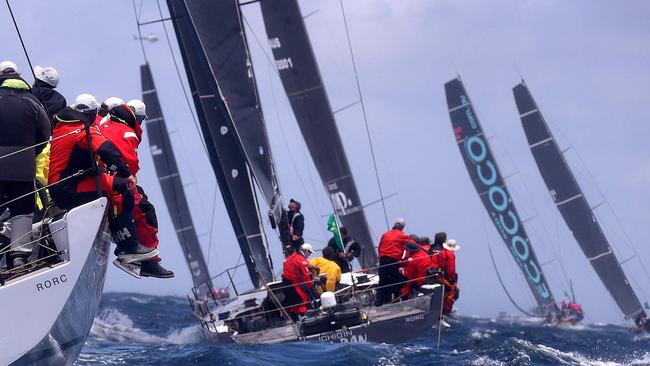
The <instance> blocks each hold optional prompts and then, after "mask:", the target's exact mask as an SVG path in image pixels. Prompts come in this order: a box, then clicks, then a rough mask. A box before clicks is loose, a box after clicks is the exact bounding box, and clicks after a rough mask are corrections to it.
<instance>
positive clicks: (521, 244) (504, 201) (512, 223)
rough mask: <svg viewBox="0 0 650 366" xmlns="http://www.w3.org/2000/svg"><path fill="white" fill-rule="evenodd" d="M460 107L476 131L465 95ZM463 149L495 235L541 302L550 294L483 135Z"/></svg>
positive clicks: (470, 139) (458, 130)
mask: <svg viewBox="0 0 650 366" xmlns="http://www.w3.org/2000/svg"><path fill="white" fill-rule="evenodd" d="M460 101H461V105H463V106H466V107H465V111H464V112H465V114H466V116H467V119H468V120H469V122H470V126H471V127H472V129H474V130H476V129H477V128H478V124H477V123H476V118H475V117H474V114H473V112H472V109H471V108H470V102H469V100H468V99H467V97H466V96H464V95H461V97H460ZM454 132H455V135H456V140H457V141H458V142H459V143H460V142H461V141H462V129H461V128H460V127H458V128H456V129H455V131H454ZM463 144H464V148H465V151H466V152H467V156H469V158H470V159H471V160H472V162H473V163H474V164H475V165H476V173H477V175H478V178H479V180H480V181H481V183H482V184H483V185H485V187H486V188H487V190H486V191H483V193H482V194H481V195H482V196H483V195H486V194H487V198H488V201H489V203H490V207H489V208H488V209H489V211H490V216H491V217H492V220H494V222H495V224H496V227H497V228H498V229H499V233H500V234H501V236H502V237H503V239H504V240H506V242H508V243H510V250H511V251H512V253H513V254H514V256H515V258H516V260H517V262H519V265H520V266H521V267H522V268H523V270H524V271H525V272H526V275H527V276H528V278H529V280H530V281H531V282H532V283H534V284H535V289H536V290H537V292H538V293H539V295H540V296H541V297H543V298H545V299H547V298H549V297H550V296H551V293H550V291H549V290H548V288H547V287H546V285H545V284H544V283H543V281H542V272H541V270H540V267H539V264H537V263H536V261H535V259H534V258H533V257H532V256H531V255H530V254H531V251H530V247H529V243H528V241H527V240H526V239H524V238H523V237H522V236H521V235H520V229H521V225H520V222H519V217H518V216H517V214H516V212H515V211H514V210H513V208H512V207H511V199H510V196H509V195H508V192H507V191H506V190H505V189H504V187H503V186H502V185H503V184H502V181H501V179H499V178H500V177H499V174H498V171H497V169H496V166H495V164H494V163H493V162H492V161H491V160H490V158H489V157H488V148H487V144H486V142H485V140H484V138H483V133H482V132H480V131H477V133H475V134H473V135H471V136H469V137H467V138H466V139H465V141H464V143H463Z"/></svg>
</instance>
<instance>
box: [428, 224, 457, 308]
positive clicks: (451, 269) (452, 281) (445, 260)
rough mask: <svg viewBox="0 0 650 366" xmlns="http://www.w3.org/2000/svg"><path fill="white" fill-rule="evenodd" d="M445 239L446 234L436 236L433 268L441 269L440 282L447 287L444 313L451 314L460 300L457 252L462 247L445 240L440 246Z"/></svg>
mask: <svg viewBox="0 0 650 366" xmlns="http://www.w3.org/2000/svg"><path fill="white" fill-rule="evenodd" d="M443 238H444V239H446V238H447V234H446V233H437V234H436V236H435V239H434V243H433V245H432V247H431V249H432V255H431V267H432V268H437V269H439V272H440V273H441V275H440V276H438V282H440V283H442V284H443V285H444V286H445V299H444V303H443V308H442V309H443V310H442V312H443V313H444V314H449V313H451V311H452V310H453V307H454V302H456V300H457V299H458V294H459V290H458V285H457V283H458V273H456V255H455V252H456V251H457V250H458V249H460V245H458V243H457V242H456V240H454V239H449V240H445V241H444V242H443V243H442V245H440V241H441V240H442V239H443Z"/></svg>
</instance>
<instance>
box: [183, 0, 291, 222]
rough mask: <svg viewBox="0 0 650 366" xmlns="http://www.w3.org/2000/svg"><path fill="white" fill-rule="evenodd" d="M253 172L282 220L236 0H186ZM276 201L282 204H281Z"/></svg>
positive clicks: (255, 86) (268, 201)
mask: <svg viewBox="0 0 650 366" xmlns="http://www.w3.org/2000/svg"><path fill="white" fill-rule="evenodd" d="M185 4H186V6H187V10H188V12H189V15H190V17H191V18H192V23H193V24H194V27H195V28H196V30H197V34H198V36H199V39H200V43H201V46H202V47H203V50H204V51H205V56H206V60H207V61H208V63H209V64H210V68H211V69H212V72H213V73H214V76H215V78H216V80H217V83H218V84H219V89H220V90H221V93H222V95H223V98H224V100H225V102H226V104H227V106H228V110H229V111H230V114H231V116H232V121H233V123H234V125H235V128H236V129H237V134H238V135H239V138H240V140H241V144H242V146H243V148H244V152H245V153H246V157H247V158H248V163H249V164H250V167H251V170H252V171H253V176H254V177H255V180H256V181H257V183H258V185H259V188H260V191H261V193H262V196H264V199H265V200H266V203H267V205H268V207H269V208H271V209H273V210H274V211H275V219H276V220H277V221H279V220H280V214H281V210H282V202H281V197H280V190H279V187H278V181H277V178H276V176H275V168H274V163H273V158H272V156H271V149H270V146H269V140H268V137H267V135H266V129H265V125H264V117H263V115H262V110H261V107H260V104H259V100H258V95H257V85H256V83H255V75H254V73H253V65H252V63H251V60H250V56H249V54H248V46H247V44H246V38H245V35H244V28H243V26H242V18H241V13H240V9H239V3H238V1H237V0H219V1H213V0H192V1H186V2H185ZM276 205H277V206H276Z"/></svg>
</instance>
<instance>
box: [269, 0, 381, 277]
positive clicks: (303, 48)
mask: <svg viewBox="0 0 650 366" xmlns="http://www.w3.org/2000/svg"><path fill="white" fill-rule="evenodd" d="M260 6H261V8H262V15H263V17H264V25H265V27H266V33H267V35H268V38H269V44H270V46H271V50H272V51H273V57H274V58H275V64H276V68H277V70H278V72H279V74H280V79H281V80H282V85H283V86H284V90H285V92H286V94H287V97H288V98H289V102H290V103H291V107H292V109H293V113H294V115H295V117H296V121H297V122H298V126H299V127H300V131H301V133H302V136H303V138H304V139H305V142H306V144H307V148H308V149H309V153H310V154H311V157H312V159H313V161H314V164H315V166H316V169H317V170H318V174H319V175H320V178H321V181H322V182H323V185H324V186H325V190H326V191H327V192H328V193H329V195H330V200H331V202H332V206H333V208H334V212H335V214H336V215H337V216H338V218H339V220H340V221H341V223H342V224H343V226H345V227H346V228H347V229H348V232H349V233H350V234H351V235H352V236H353V237H354V238H355V239H356V240H357V241H358V242H359V243H360V244H361V246H362V254H361V258H360V261H361V266H362V267H365V268H368V267H374V266H375V265H376V262H377V254H376V251H375V248H374V245H373V239H372V236H371V234H370V228H369V226H368V220H367V218H366V215H365V213H364V210H363V205H362V203H361V199H360V197H359V192H358V190H357V186H356V184H355V182H354V177H353V176H352V171H351V169H350V164H349V163H348V159H347V156H346V155H345V149H344V147H343V143H342V141H341V136H340V135H339V131H338V128H337V126H336V120H335V118H334V113H333V112H332V108H331V106H330V103H329V99H328V97H327V93H326V91H325V87H324V85H323V81H322V78H321V75H320V71H319V69H318V65H317V63H316V57H315V56H314V52H313V49H312V47H311V42H310V40H309V36H308V34H307V29H306V27H305V23H304V21H303V17H302V14H301V12H300V8H299V6H298V2H297V1H296V0H273V1H261V2H260ZM382 198H383V197H382Z"/></svg>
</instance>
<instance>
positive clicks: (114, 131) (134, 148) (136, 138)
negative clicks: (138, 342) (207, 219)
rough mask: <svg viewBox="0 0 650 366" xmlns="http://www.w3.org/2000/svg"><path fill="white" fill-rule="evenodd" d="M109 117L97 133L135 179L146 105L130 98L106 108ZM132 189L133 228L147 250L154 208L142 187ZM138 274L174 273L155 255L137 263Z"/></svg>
mask: <svg viewBox="0 0 650 366" xmlns="http://www.w3.org/2000/svg"><path fill="white" fill-rule="evenodd" d="M109 112H110V114H109V115H108V116H110V118H109V120H108V121H107V122H105V123H104V124H102V125H101V127H100V132H101V134H102V135H104V137H106V138H107V139H108V140H109V141H110V142H112V143H113V145H115V147H116V148H117V150H118V151H119V152H120V154H121V155H122V157H123V159H124V162H125V163H126V165H127V166H128V167H129V171H130V172H131V175H133V176H134V177H136V178H137V174H138V172H139V170H140V162H139V159H138V145H139V144H140V142H141V140H142V128H141V124H142V121H144V119H145V118H146V107H145V105H144V103H143V102H142V101H140V100H136V99H134V100H131V101H129V104H120V105H117V106H115V107H113V108H112V109H111V110H110V111H109ZM135 188H136V189H135V190H133V191H132V193H133V196H134V199H135V205H134V206H133V220H134V222H135V231H136V234H137V237H138V241H139V242H140V244H142V245H144V246H145V247H147V248H150V249H157V248H158V243H159V240H158V219H157V217H156V210H155V208H154V206H153V205H152V204H151V203H150V202H149V200H148V197H147V195H146V194H145V193H144V189H143V188H142V187H141V186H139V185H136V187H135ZM140 266H141V267H140V275H141V276H143V277H157V278H171V277H174V272H172V271H169V270H167V269H165V268H164V267H163V266H161V265H160V258H159V257H158V256H156V257H154V258H152V259H150V260H147V261H143V262H142V263H141V264H140Z"/></svg>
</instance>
